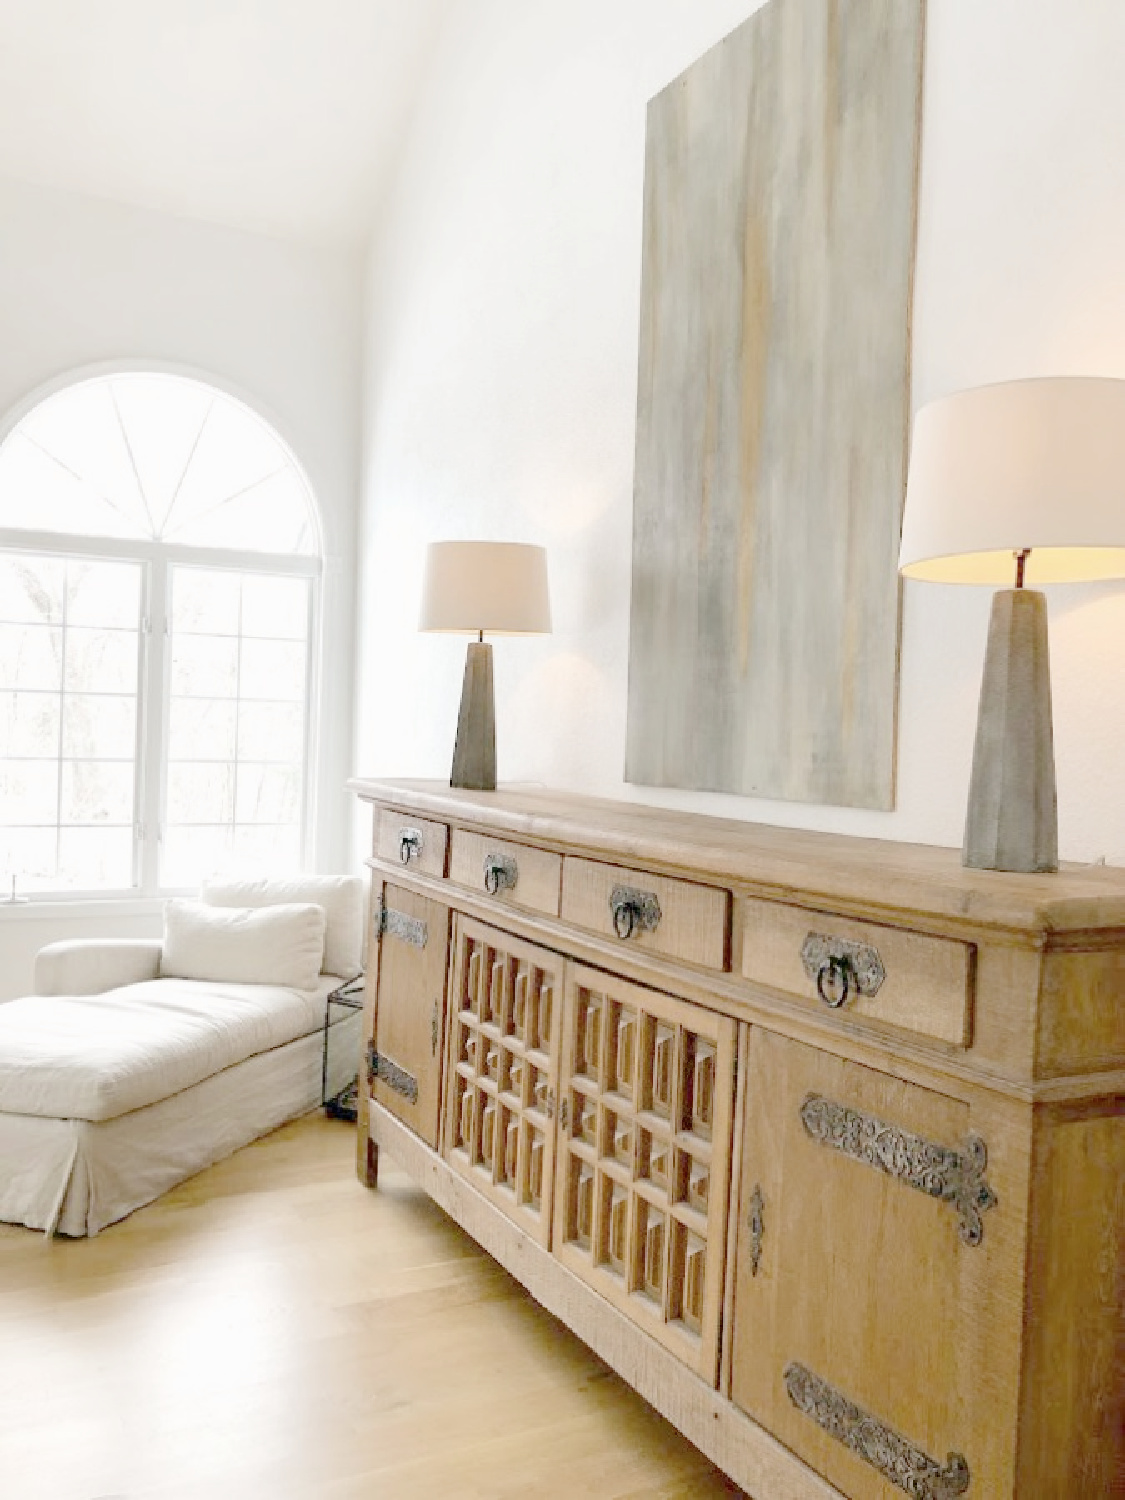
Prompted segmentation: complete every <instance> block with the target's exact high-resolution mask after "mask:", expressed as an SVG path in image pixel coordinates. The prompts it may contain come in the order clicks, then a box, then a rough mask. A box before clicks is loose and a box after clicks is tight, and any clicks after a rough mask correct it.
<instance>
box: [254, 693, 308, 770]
mask: <svg viewBox="0 0 1125 1500" xmlns="http://www.w3.org/2000/svg"><path fill="white" fill-rule="evenodd" d="M304 742H305V705H304V703H243V704H240V705H239V709H238V751H239V754H240V755H241V756H242V757H243V758H244V759H245V760H259V761H263V760H264V761H284V762H286V763H288V764H292V765H299V764H300V762H301V760H302V759H303V755H304Z"/></svg>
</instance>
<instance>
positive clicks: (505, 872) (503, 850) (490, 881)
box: [449, 828, 562, 917]
mask: <svg viewBox="0 0 1125 1500" xmlns="http://www.w3.org/2000/svg"><path fill="white" fill-rule="evenodd" d="M561 866H562V856H561V855H560V854H552V853H551V852H550V851H549V850H546V849H536V848H534V847H533V846H532V845H531V844H513V843H509V842H508V841H507V840H506V839H496V838H492V837H491V835H489V834H484V833H470V832H469V830H468V829H465V828H455V829H454V830H453V846H452V853H451V856H450V860H449V878H450V879H451V880H455V881H456V882H457V884H458V885H463V886H466V887H467V888H468V889H469V890H471V891H477V892H482V893H484V894H486V895H488V896H491V897H492V898H493V900H495V901H498V902H502V903H503V904H504V905H505V906H522V907H524V908H525V909H526V910H528V911H537V912H541V913H542V914H543V915H544V916H546V917H557V916H558V914H559V881H560V870H561Z"/></svg>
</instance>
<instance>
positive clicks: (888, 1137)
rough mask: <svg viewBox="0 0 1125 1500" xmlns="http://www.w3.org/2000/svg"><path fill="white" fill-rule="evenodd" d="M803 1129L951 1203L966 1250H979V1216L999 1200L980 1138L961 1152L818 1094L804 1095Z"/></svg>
mask: <svg viewBox="0 0 1125 1500" xmlns="http://www.w3.org/2000/svg"><path fill="white" fill-rule="evenodd" d="M801 1124H802V1125H803V1126H804V1127H805V1130H806V1131H807V1132H808V1134H809V1135H810V1136H811V1137H812V1138H813V1140H814V1141H819V1142H820V1143H821V1145H823V1146H831V1147H832V1149H833V1150H834V1151H841V1152H843V1154H844V1155H845V1156H850V1157H852V1159H853V1160H854V1161H861V1162H864V1163H865V1164H866V1165H867V1166H869V1167H877V1168H878V1170H879V1171H880V1172H885V1173H886V1174H887V1176H888V1177H895V1178H897V1179H898V1180H899V1181H900V1182H905V1183H906V1184H907V1185H908V1186H909V1187H912V1188H917V1189H918V1191H919V1192H920V1193H928V1194H929V1196H930V1197H931V1198H939V1199H941V1201H942V1202H943V1203H950V1204H952V1205H953V1207H954V1208H955V1209H956V1210H957V1214H958V1217H959V1220H960V1222H959V1224H958V1226H957V1232H958V1233H959V1234H960V1236H961V1238H962V1239H963V1240H964V1242H965V1244H966V1245H979V1244H980V1242H981V1240H982V1239H983V1238H984V1225H983V1223H982V1222H981V1214H982V1213H984V1212H985V1210H986V1209H989V1208H995V1207H996V1203H997V1198H996V1194H995V1193H994V1192H993V1191H992V1189H991V1188H990V1187H989V1185H988V1183H987V1182H985V1180H984V1169H985V1167H986V1166H987V1165H988V1148H987V1146H986V1145H985V1143H984V1142H983V1141H982V1140H981V1138H980V1136H978V1135H970V1136H969V1137H968V1138H967V1139H966V1141H965V1143H964V1145H963V1147H962V1148H961V1150H960V1151H958V1150H955V1149H954V1148H953V1147H951V1146H940V1145H938V1144H936V1143H935V1142H934V1141H927V1140H926V1139H925V1138H924V1137H923V1136H920V1135H912V1134H911V1132H910V1131H908V1130H901V1129H900V1128H899V1127H898V1126H897V1125H890V1124H888V1123H887V1121H886V1120H880V1119H879V1118H878V1117H877V1116H876V1115H869V1114H865V1113H864V1112H863V1110H860V1109H852V1108H851V1107H850V1106H849V1105H846V1104H838V1103H837V1102H836V1101H835V1100H833V1099H825V1098H824V1097H823V1096H822V1095H820V1094H809V1095H807V1096H806V1098H805V1102H804V1103H803V1104H802V1105H801Z"/></svg>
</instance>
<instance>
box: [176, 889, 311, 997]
mask: <svg viewBox="0 0 1125 1500" xmlns="http://www.w3.org/2000/svg"><path fill="white" fill-rule="evenodd" d="M324 927H325V917H324V909H323V907H320V906H313V905H312V904H311V903H305V904H297V903H290V904H286V905H281V906H268V907H261V908H253V907H234V906H228V907H221V906H207V905H205V904H204V903H203V902H202V901H168V902H166V903H165V905H164V946H163V948H162V949H161V952H160V973H161V975H162V976H163V977H165V978H168V979H210V980H220V981H224V980H225V981H226V982H227V983H228V984H282V985H287V986H288V987H289V988H290V989H295V990H311V989H315V987H316V982H317V977H318V975H319V974H320V966H321V962H322V960H323V958H324Z"/></svg>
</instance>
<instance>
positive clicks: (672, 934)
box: [562, 859, 730, 969]
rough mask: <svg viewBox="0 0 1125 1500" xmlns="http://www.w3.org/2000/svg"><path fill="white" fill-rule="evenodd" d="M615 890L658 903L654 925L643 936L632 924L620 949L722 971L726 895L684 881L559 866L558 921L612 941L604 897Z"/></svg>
mask: <svg viewBox="0 0 1125 1500" xmlns="http://www.w3.org/2000/svg"><path fill="white" fill-rule="evenodd" d="M618 886H625V887H627V888H629V889H630V890H639V891H643V892H644V893H646V894H650V895H653V896H655V897H656V899H657V901H658V902H659V903H660V921H659V923H658V924H657V926H656V928H655V929H654V930H652V931H648V930H646V929H645V928H643V927H641V926H640V925H638V926H637V927H635V928H634V930H633V932H632V934H631V936H630V937H628V938H626V939H620V940H619V941H621V944H622V947H625V946H627V945H632V946H635V947H638V948H641V949H644V950H646V951H648V952H650V953H664V954H667V955H668V956H669V957H670V958H679V959H682V960H683V961H684V962H685V963H689V964H702V965H704V967H706V968H708V969H725V968H726V967H727V954H728V948H729V938H728V934H729V931H730V892H729V891H724V890H718V889H716V888H715V887H713V886H706V885H698V884H693V883H691V882H688V881H684V880H666V879H664V878H663V877H662V876H660V875H654V874H653V873H652V872H651V871H648V870H630V869H625V868H622V867H621V866H620V865H605V864H600V863H598V862H597V861H595V860H589V859H566V860H564V862H563V889H562V917H563V920H564V921H566V922H574V923H576V924H577V925H578V926H579V927H588V928H589V929H590V931H591V932H598V933H601V934H602V935H603V936H605V937H615V936H616V934H615V932H614V925H613V908H612V906H611V905H610V897H611V895H612V894H613V891H614V890H615V888H616V887H618Z"/></svg>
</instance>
